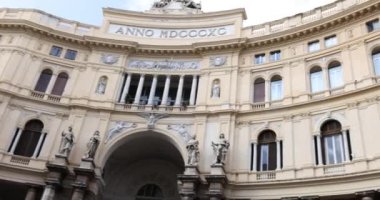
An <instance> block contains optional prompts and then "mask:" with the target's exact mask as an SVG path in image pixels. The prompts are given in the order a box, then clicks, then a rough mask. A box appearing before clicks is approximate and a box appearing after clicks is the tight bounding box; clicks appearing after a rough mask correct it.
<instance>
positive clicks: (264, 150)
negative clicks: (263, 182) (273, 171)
mask: <svg viewBox="0 0 380 200" xmlns="http://www.w3.org/2000/svg"><path fill="white" fill-rule="evenodd" d="M260 154H261V156H260V157H261V161H260V163H261V165H260V171H268V165H269V146H268V145H267V144H263V145H261V151H260Z"/></svg>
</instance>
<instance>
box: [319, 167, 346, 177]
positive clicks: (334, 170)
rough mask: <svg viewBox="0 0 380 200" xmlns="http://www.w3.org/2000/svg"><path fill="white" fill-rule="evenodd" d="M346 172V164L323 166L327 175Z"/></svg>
mask: <svg viewBox="0 0 380 200" xmlns="http://www.w3.org/2000/svg"><path fill="white" fill-rule="evenodd" d="M345 172H346V168H345V166H344V165H332V166H325V167H324V168H323V173H324V174H325V175H329V174H341V173H345Z"/></svg>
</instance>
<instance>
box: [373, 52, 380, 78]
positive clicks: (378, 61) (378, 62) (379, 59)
mask: <svg viewBox="0 0 380 200" xmlns="http://www.w3.org/2000/svg"><path fill="white" fill-rule="evenodd" d="M372 61H373V66H374V68H375V75H376V76H380V53H376V54H373V55H372Z"/></svg>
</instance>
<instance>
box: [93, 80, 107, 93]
mask: <svg viewBox="0 0 380 200" xmlns="http://www.w3.org/2000/svg"><path fill="white" fill-rule="evenodd" d="M106 87H107V77H105V76H102V77H101V78H100V79H99V83H98V86H97V87H96V93H97V94H104V93H105V92H106Z"/></svg>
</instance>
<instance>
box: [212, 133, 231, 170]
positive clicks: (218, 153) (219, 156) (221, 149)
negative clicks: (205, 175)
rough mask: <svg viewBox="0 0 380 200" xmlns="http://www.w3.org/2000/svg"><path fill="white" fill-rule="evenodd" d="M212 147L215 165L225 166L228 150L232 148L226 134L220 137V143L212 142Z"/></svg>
mask: <svg viewBox="0 0 380 200" xmlns="http://www.w3.org/2000/svg"><path fill="white" fill-rule="evenodd" d="M211 146H212V147H213V149H214V153H215V160H214V165H215V164H221V165H224V162H225V161H226V156H227V152H228V148H229V147H230V143H229V142H228V141H227V140H226V139H225V138H224V134H223V133H221V134H220V135H219V141H217V142H215V143H214V142H212V143H211Z"/></svg>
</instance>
